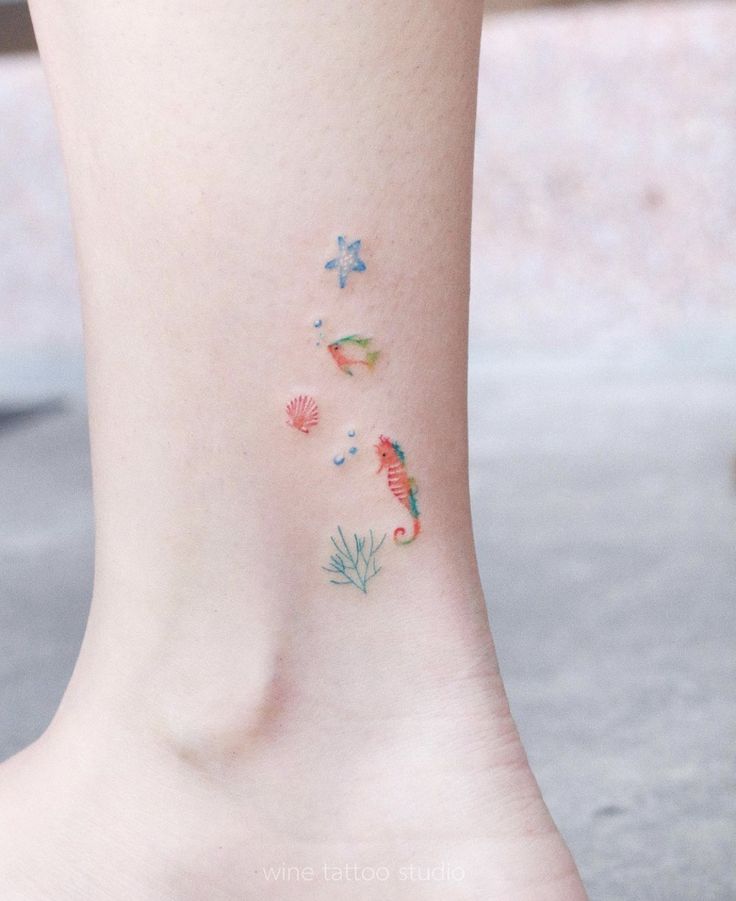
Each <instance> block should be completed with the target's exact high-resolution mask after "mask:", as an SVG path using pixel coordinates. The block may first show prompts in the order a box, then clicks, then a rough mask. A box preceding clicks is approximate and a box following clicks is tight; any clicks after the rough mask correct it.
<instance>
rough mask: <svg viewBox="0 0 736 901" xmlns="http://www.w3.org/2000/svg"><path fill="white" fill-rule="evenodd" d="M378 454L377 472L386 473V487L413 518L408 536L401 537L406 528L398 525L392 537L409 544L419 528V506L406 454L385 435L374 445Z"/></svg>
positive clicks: (404, 533) (395, 442) (396, 540)
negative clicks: (412, 526) (411, 530)
mask: <svg viewBox="0 0 736 901" xmlns="http://www.w3.org/2000/svg"><path fill="white" fill-rule="evenodd" d="M374 446H375V449H376V454H377V455H378V461H379V464H380V465H379V467H378V472H379V473H380V472H382V471H383V470H384V469H385V470H386V471H387V475H388V487H389V488H390V489H391V493H392V494H393V496H394V497H395V498H396V500H397V501H400V502H401V503H402V504H403V505H404V506H405V507H406V509H407V510H408V511H409V513H410V515H411V518H412V520H413V525H414V528H413V532H412V534H411V537H410V538H403V536H404V535H406V529H405V528H403V526H399V527H398V528H397V529H394V534H393V538H394V541H395V542H396V543H397V544H411V542H412V541H414V539H415V538H416V537H417V535H418V534H419V532H420V530H421V526H420V524H419V506H418V504H417V485H416V482H415V481H414V479H412V478H411V477H410V476H409V473H408V472H407V469H406V455H405V454H404V451H403V450H402V449H401V445H400V444H399V443H398V442H397V441H392V440H391V439H390V438H387V437H386V436H385V435H381V437H380V438H379V439H378V444H376V445H374Z"/></svg>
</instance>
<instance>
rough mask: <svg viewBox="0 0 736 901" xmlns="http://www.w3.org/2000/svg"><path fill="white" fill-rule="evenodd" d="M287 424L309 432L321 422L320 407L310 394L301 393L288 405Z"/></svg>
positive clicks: (305, 432) (306, 432)
mask: <svg viewBox="0 0 736 901" xmlns="http://www.w3.org/2000/svg"><path fill="white" fill-rule="evenodd" d="M286 415H287V417H288V418H287V420H286V424H287V425H290V426H291V427H292V428H293V429H297V430H298V431H300V432H304V434H305V435H306V434H308V433H309V430H310V429H313V428H314V427H315V426H316V425H317V423H318V422H319V407H318V406H317V402H316V401H315V399H314V398H313V397H311V396H310V395H309V394H299V395H297V397H293V398H292V399H291V400H290V401H289V403H288V404H287V405H286Z"/></svg>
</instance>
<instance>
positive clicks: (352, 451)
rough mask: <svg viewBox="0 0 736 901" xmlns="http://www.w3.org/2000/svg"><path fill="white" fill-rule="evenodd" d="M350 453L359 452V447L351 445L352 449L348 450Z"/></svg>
mask: <svg viewBox="0 0 736 901" xmlns="http://www.w3.org/2000/svg"><path fill="white" fill-rule="evenodd" d="M348 453H349V454H357V453H358V448H357V447H351V448H350V450H349V451H348Z"/></svg>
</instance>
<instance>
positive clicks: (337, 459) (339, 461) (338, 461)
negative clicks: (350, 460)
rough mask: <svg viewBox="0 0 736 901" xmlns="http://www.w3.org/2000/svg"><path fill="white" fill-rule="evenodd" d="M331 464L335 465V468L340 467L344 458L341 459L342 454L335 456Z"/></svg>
mask: <svg viewBox="0 0 736 901" xmlns="http://www.w3.org/2000/svg"><path fill="white" fill-rule="evenodd" d="M332 462H333V463H334V464H335V466H342V464H343V463H344V462H345V457H343V455H342V454H336V455H335V456H334V457H333V458H332Z"/></svg>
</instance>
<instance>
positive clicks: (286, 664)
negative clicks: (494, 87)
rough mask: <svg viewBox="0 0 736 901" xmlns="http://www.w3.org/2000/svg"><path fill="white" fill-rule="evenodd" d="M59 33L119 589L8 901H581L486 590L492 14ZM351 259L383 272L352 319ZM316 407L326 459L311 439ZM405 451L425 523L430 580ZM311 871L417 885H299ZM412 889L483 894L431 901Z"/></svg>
mask: <svg viewBox="0 0 736 901" xmlns="http://www.w3.org/2000/svg"><path fill="white" fill-rule="evenodd" d="M32 5H33V15H34V21H35V25H36V29H37V34H38V39H39V44H40V48H41V52H42V56H43V59H44V64H45V66H46V69H47V73H48V77H49V83H50V86H51V90H52V94H53V98H54V102H55V106H56V110H57V115H58V121H59V127H60V132H61V138H62V146H63V150H64V155H65V161H66V167H67V172H68V178H69V187H70V194H71V200H72V207H73V214H74V220H75V229H76V234H77V240H78V247H79V264H80V277H81V286H82V294H83V303H84V322H85V335H86V338H85V340H86V351H87V364H88V386H89V404H90V426H91V441H92V456H93V471H94V496H95V516H96V571H95V587H94V597H93V601H92V612H91V615H90V622H89V627H88V630H87V634H86V637H85V641H84V645H83V649H82V652H81V655H80V659H79V662H78V665H77V668H76V670H75V673H74V676H73V679H72V682H71V684H70V686H69V689H68V691H67V693H66V696H65V698H64V701H63V702H62V705H61V707H60V710H59V712H58V714H57V716H56V718H55V719H54V722H53V723H52V725H51V727H50V728H49V730H48V731H47V732H46V734H45V735H44V736H43V737H42V738H41V739H40V740H39V741H38V742H37V743H36V744H34V745H33V746H32V747H31V748H29V749H27V750H26V751H24V752H23V753H21V754H20V755H18V756H17V757H15V758H13V759H12V760H10V761H9V762H7V763H6V764H4V765H3V767H2V768H0V885H2V892H1V894H2V897H3V901H20V899H22V901H27V899H33V901H36V899H44V901H45V899H53V901H66V899H74V901H79V899H82V898H85V899H86V898H90V899H91V898H94V899H103V898H104V899H116V901H117V899H121V901H122V899H126V901H128V899H135V901H149V899H150V901H160V899H175V901H195V899H196V901H202V899H204V898H206V899H208V901H216V899H223V901H224V899H228V901H229V899H243V898H252V899H267V901H268V899H278V901H283V899H288V898H302V897H304V898H314V897H319V898H320V899H326V901H330V899H333V898H335V899H337V898H355V899H361V901H362V899H373V898H380V899H382V901H387V899H388V901H392V899H405V898H411V899H415V898H422V899H424V898H427V899H438V901H439V899H443V901H444V899H446V898H454V897H457V898H463V899H479V901H480V899H483V901H493V899H514V901H516V899H518V901H525V899H534V901H557V899H559V901H577V899H583V898H584V897H585V894H584V891H583V889H582V886H581V884H580V881H579V877H578V875H577V872H576V869H575V865H574V863H573V861H572V859H571V857H570V855H569V853H568V851H567V849H566V847H565V845H564V843H563V841H562V839H561V838H560V836H559V834H558V832H557V830H556V828H555V826H554V823H553V822H552V820H551V818H550V816H549V813H548V812H547V810H546V808H545V805H544V803H543V800H542V798H541V796H540V794H539V790H538V788H537V785H536V783H535V781H534V778H533V776H532V774H531V772H530V770H529V767H528V764H527V761H526V757H525V754H524V751H523V749H522V746H521V744H520V741H519V738H518V735H517V732H516V729H515V727H514V723H513V721H512V719H511V717H510V714H509V709H508V705H507V701H506V697H505V694H504V690H503V685H502V682H501V678H500V675H499V672H498V668H497V664H496V659H495V654H494V650H493V645H492V640H491V635H490V631H489V626H488V622H487V617H486V612H485V603H484V599H483V594H482V591H481V587H480V582H479V579H478V574H477V569H476V565H475V559H474V554H473V540H472V531H471V523H470V513H469V502H468V485H467V464H466V456H467V446H466V417H465V391H466V347H467V340H466V331H467V303H468V250H469V231H470V208H471V189H472V150H473V134H474V111H475V93H476V60H477V53H478V41H479V35H480V22H481V4H480V3H478V2H473V0H463V2H456V0H446V2H431V3H429V2H426V0H421V2H420V0H416V2H414V0H402V2H401V3H398V4H397V3H396V2H393V0H391V2H388V0H387V2H384V0H372V2H368V3H366V2H358V0H344V2H341V3H334V2H331V0H329V2H328V0H324V2H323V0H287V2H281V3H279V4H275V3H272V2H270V0H268V2H265V0H264V2H256V0H253V2H247V3H245V2H233V0H217V2H214V3H213V2H211V0H209V2H206V3H205V2H203V0H184V2H173V0H146V2H141V0H128V2H126V3H118V2H112V0H64V2H58V0H57V2H54V3H52V2H50V0H35V2H34V3H33V4H32ZM338 235H346V236H347V237H348V239H350V240H352V239H356V238H359V239H361V241H362V250H361V256H362V258H363V259H364V260H365V262H366V270H365V271H364V272H352V273H351V274H350V275H349V277H348V280H347V284H346V287H345V288H344V289H340V288H339V287H338V284H337V277H336V274H335V272H333V271H330V270H326V269H325V268H324V264H325V262H326V261H327V260H329V259H330V258H331V257H334V256H335V253H336V248H337V245H336V239H337V236H338ZM316 317H321V318H322V319H323V320H324V329H323V330H324V331H325V332H326V337H327V341H328V342H329V341H333V340H336V339H337V338H339V337H341V336H342V335H348V334H351V333H359V332H360V333H363V334H368V335H371V336H372V337H373V338H374V340H375V342H376V346H380V349H381V358H380V360H379V362H378V363H377V365H376V366H375V368H374V369H373V370H371V371H368V369H367V367H362V368H360V371H358V372H356V374H355V377H353V378H351V377H348V376H346V375H345V373H344V372H341V371H340V370H339V369H338V367H337V366H336V365H335V363H334V361H333V360H332V359H331V358H330V355H329V353H328V351H327V347H326V345H325V344H324V343H323V344H322V346H321V347H319V348H318V347H316V344H315V340H314V339H315V336H314V333H313V332H314V328H313V325H312V323H313V321H314V320H315V318H316ZM300 393H309V394H311V395H313V396H314V397H315V398H316V399H317V401H318V403H319V406H320V413H321V418H320V423H319V425H318V426H317V427H316V428H315V429H313V430H312V431H310V433H309V434H303V433H301V432H299V431H297V430H295V429H292V428H289V426H287V424H286V415H285V405H286V403H287V401H288V400H289V398H290V397H293V396H295V395H298V394H300ZM349 429H355V430H356V431H357V436H356V438H355V439H354V440H355V442H357V443H358V444H359V448H360V450H359V453H358V454H356V455H355V457H354V458H351V459H349V460H348V461H346V463H345V465H344V466H343V467H340V468H339V469H338V468H336V467H335V465H334V464H333V463H332V458H333V456H334V454H335V453H336V451H339V450H340V449H343V450H344V449H345V448H346V447H347V446H348V444H350V443H353V439H350V440H349V439H347V438H346V437H345V436H346V432H347V430H349ZM381 434H386V435H389V436H391V437H392V438H395V439H396V440H399V441H400V442H401V445H402V447H403V448H404V449H405V450H406V452H407V455H408V457H409V463H410V469H411V475H412V476H413V477H415V478H416V480H417V483H418V484H419V487H420V491H421V494H420V504H421V510H422V532H421V535H420V536H419V537H418V538H417V540H416V541H415V542H414V543H413V544H411V545H410V546H407V547H397V546H396V545H395V544H394V543H393V541H392V538H391V533H392V531H393V529H394V528H395V527H397V526H404V527H405V528H407V529H409V528H410V527H411V520H410V517H409V516H408V514H407V510H406V508H405V507H404V506H402V505H401V504H400V503H398V502H397V500H396V498H395V497H393V496H392V494H391V492H390V491H389V489H388V485H387V483H386V475H385V473H382V474H378V473H377V472H376V470H377V469H378V460H377V459H376V456H375V451H374V450H373V444H374V443H375V442H376V441H377V440H378V437H379V435H381ZM341 524H342V525H345V526H346V528H349V529H351V530H352V529H354V530H356V531H359V530H363V532H365V533H367V532H368V530H369V529H375V530H376V531H377V533H379V537H380V535H382V534H383V533H384V532H388V533H389V535H388V538H387V540H386V543H385V545H384V546H383V547H382V548H381V555H382V557H381V563H382V567H383V568H382V571H381V572H380V574H379V575H378V576H377V577H376V578H375V579H374V580H373V581H372V582H371V583H370V589H369V592H368V594H367V595H363V594H362V593H361V592H360V591H356V590H355V589H354V588H353V587H351V586H347V587H346V586H336V585H331V584H330V583H329V577H328V576H327V574H326V573H325V572H324V571H323V569H322V566H323V565H324V564H325V563H326V562H327V560H328V557H329V553H330V547H329V542H330V536H331V535H333V534H334V533H335V529H336V526H338V525H341ZM530 603H533V600H530ZM281 863H286V864H287V865H288V866H290V867H310V866H313V867H315V868H316V869H317V870H320V868H321V867H322V866H323V864H328V865H334V866H338V867H340V866H345V865H347V864H357V865H359V866H361V867H385V868H389V870H390V871H391V872H392V874H393V875H392V878H391V880H390V881H388V882H385V881H384V882H380V883H379V882H376V881H373V882H371V881H364V882H353V883H351V884H346V883H345V882H342V883H331V882H325V881H323V880H321V881H318V882H317V884H316V887H315V884H314V883H311V884H309V883H302V882H299V881H294V879H292V880H291V881H289V882H284V881H281V882H269V881H268V880H266V879H265V877H264V873H263V870H264V868H266V867H271V866H274V865H280V864H281ZM412 863H413V864H415V865H417V866H421V867H425V868H426V867H427V866H436V865H439V864H441V863H447V864H450V865H452V866H455V867H461V868H462V870H463V873H464V877H463V879H462V880H460V881H458V882H456V883H455V884H452V885H449V886H448V884H447V883H443V882H436V881H435V882H432V881H429V882H427V881H424V882H414V883H411V882H407V881H400V880H399V879H398V875H397V874H398V871H399V867H401V866H408V865H409V864H412Z"/></svg>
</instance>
